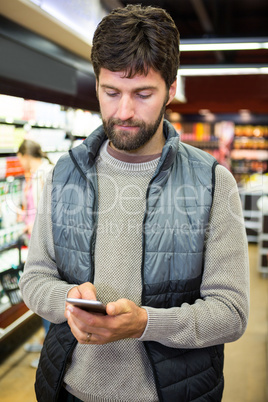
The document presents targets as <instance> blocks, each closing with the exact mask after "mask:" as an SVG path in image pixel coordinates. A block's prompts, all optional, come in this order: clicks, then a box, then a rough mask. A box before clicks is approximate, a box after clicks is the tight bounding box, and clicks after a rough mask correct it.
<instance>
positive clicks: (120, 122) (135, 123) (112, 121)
mask: <svg viewBox="0 0 268 402" xmlns="http://www.w3.org/2000/svg"><path fill="white" fill-rule="evenodd" d="M143 124H144V123H143V122H141V121H139V120H132V119H127V120H120V119H110V120H109V125H111V126H115V125H116V126H123V127H141V126H142V125H143Z"/></svg>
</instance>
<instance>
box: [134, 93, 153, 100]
mask: <svg viewBox="0 0 268 402" xmlns="http://www.w3.org/2000/svg"><path fill="white" fill-rule="evenodd" d="M137 96H138V97H139V98H140V99H148V98H150V97H151V96H152V94H146V93H140V92H138V93H137Z"/></svg>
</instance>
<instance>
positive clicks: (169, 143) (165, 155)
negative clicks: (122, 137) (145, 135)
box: [69, 120, 179, 176]
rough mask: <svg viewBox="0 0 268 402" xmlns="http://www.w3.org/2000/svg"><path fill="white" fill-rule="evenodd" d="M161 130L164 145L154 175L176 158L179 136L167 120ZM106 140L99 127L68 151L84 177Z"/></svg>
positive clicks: (101, 128)
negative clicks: (163, 136) (164, 140)
mask: <svg viewBox="0 0 268 402" xmlns="http://www.w3.org/2000/svg"><path fill="white" fill-rule="evenodd" d="M163 130H164V135H165V137H166V143H165V145H164V147H163V151H162V155H161V158H160V161H159V164H158V167H157V171H156V173H157V172H158V171H159V170H160V169H162V170H167V169H169V167H170V166H171V165H172V163H173V161H174V159H175V157H176V154H177V152H178V147H179V136H178V134H177V132H176V130H175V129H174V127H173V126H172V125H171V124H170V123H169V122H168V121H167V120H164V125H163ZM106 140H107V137H106V134H105V133H104V130H103V126H102V125H101V126H100V127H98V128H97V129H96V130H95V131H93V133H92V134H90V135H89V136H88V137H87V138H86V139H85V141H84V142H83V143H82V144H80V145H78V146H77V147H75V148H73V149H71V150H70V151H69V152H70V154H71V157H72V159H75V162H76V164H77V165H78V166H79V168H80V170H81V171H82V172H83V174H84V175H85V176H87V174H88V173H89V171H91V169H92V168H93V166H94V164H95V159H96V157H97V155H98V152H99V149H100V147H101V145H102V144H103V142H104V141H106Z"/></svg>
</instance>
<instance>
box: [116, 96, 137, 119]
mask: <svg viewBox="0 0 268 402" xmlns="http://www.w3.org/2000/svg"><path fill="white" fill-rule="evenodd" d="M115 117H116V118H117V119H120V120H122V121H125V120H128V119H132V118H133V117H134V102H133V100H132V99H131V97H130V96H122V97H121V98H120V100H119V103H118V108H117V112H116V116H115Z"/></svg>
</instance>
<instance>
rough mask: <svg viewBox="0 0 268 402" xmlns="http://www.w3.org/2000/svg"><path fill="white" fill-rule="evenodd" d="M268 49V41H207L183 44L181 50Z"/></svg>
mask: <svg viewBox="0 0 268 402" xmlns="http://www.w3.org/2000/svg"><path fill="white" fill-rule="evenodd" d="M258 49H268V42H265V43H257V42H255V43H254V42H249V43H206V44H192V45H190V44H189V45H186V44H181V45H180V50H181V52H202V51H228V50H258Z"/></svg>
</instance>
